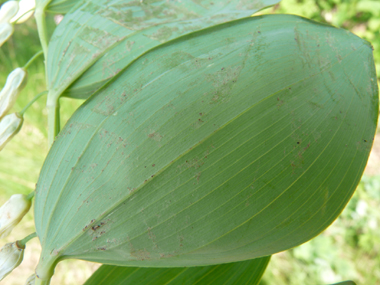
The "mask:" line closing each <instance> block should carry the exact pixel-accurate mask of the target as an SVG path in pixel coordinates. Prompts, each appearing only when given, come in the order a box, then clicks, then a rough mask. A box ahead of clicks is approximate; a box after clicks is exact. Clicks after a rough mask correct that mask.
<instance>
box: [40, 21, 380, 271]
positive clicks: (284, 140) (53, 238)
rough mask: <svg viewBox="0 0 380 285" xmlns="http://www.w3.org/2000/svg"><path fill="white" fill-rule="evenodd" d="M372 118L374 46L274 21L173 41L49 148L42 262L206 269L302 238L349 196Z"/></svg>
mask: <svg viewBox="0 0 380 285" xmlns="http://www.w3.org/2000/svg"><path fill="white" fill-rule="evenodd" d="M377 117H378V97H377V85H376V74H375V71H374V63H373V59H372V49H371V46H370V45H369V44H368V43H367V42H365V41H363V40H362V39H360V38H358V37H356V36H355V35H353V34H351V33H349V32H347V31H344V30H341V29H336V28H333V27H330V26H325V25H321V24H318V23H315V22H312V21H308V20H305V19H303V18H299V17H296V16H287V15H276V16H265V17H254V18H248V19H244V20H239V21H234V22H231V23H228V24H224V25H220V26H217V27H213V28H209V29H206V30H204V31H202V32H198V33H194V34H191V35H189V36H186V37H183V38H181V39H178V40H176V41H172V42H170V43H169V44H166V45H164V46H161V47H160V48H157V49H154V50H152V51H150V52H148V53H147V54H145V55H143V56H141V57H140V58H139V59H138V60H136V61H135V62H133V63H132V64H131V66H129V68H128V69H126V70H124V71H123V72H121V73H119V76H118V77H117V79H115V80H114V81H113V82H111V83H110V84H108V85H107V86H106V87H105V88H103V89H101V90H100V91H99V92H97V93H96V94H94V95H93V96H92V97H91V98H90V99H89V100H87V101H86V103H85V104H84V105H83V106H82V107H80V109H79V110H78V111H77V112H76V113H75V114H74V115H73V117H72V118H71V119H70V120H69V122H68V123H67V125H66V126H65V128H64V129H63V131H62V132H61V134H60V136H59V137H58V139H57V140H56V142H55V143H54V144H53V147H52V149H51V151H50V153H49V155H48V157H47V159H46V162H45V164H44V167H43V169H42V172H41V176H40V179H39V181H38V187H37V190H36V207H35V221H36V229H37V233H38V236H39V239H40V241H41V244H42V247H43V252H42V257H41V260H42V261H41V262H42V263H46V264H54V263H55V262H56V261H57V260H60V259H64V258H79V259H85V260H90V261H97V262H101V263H106V264H113V265H128V266H156V267H170V266H173V267H178V266H192V265H210V264H218V263H227V262H234V261H241V260H247V259H252V258H256V257H260V256H267V255H270V254H273V253H275V252H279V251H282V250H285V249H288V248H291V247H294V246H296V245H299V244H301V243H303V242H305V241H307V240H309V239H311V238H312V237H314V236H316V235H317V234H318V233H320V232H321V231H322V230H323V229H325V228H326V227H327V226H328V225H329V224H331V222H332V221H333V220H334V219H335V218H336V217H337V216H338V215H339V213H340V212H341V211H342V209H343V208H344V206H345V205H346V203H347V202H348V200H349V199H350V197H351V195H352V193H353V191H354V190H355V188H356V185H357V183H358V182H359V180H360V177H361V175H362V172H363V170H364V167H365V164H366V162H367V159H368V155H369V151H370V148H371V145H372V140H373V137H374V133H375V129H376V123H377Z"/></svg>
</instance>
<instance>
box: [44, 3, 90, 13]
mask: <svg viewBox="0 0 380 285" xmlns="http://www.w3.org/2000/svg"><path fill="white" fill-rule="evenodd" d="M83 2H85V1H83V0H52V1H51V2H50V3H49V5H48V6H47V7H46V12H48V13H53V14H66V13H68V12H69V11H70V10H71V9H72V8H73V7H74V6H76V5H81V4H82V3H83Z"/></svg>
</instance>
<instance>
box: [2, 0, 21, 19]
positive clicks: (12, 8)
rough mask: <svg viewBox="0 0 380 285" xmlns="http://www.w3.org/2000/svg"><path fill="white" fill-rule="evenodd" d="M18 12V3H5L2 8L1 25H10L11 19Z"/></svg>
mask: <svg viewBox="0 0 380 285" xmlns="http://www.w3.org/2000/svg"><path fill="white" fill-rule="evenodd" d="M18 10H19V3H18V1H8V2H5V3H4V4H3V5H1V8H0V23H10V21H11V19H12V18H13V17H14V16H15V15H16V14H17V12H18Z"/></svg>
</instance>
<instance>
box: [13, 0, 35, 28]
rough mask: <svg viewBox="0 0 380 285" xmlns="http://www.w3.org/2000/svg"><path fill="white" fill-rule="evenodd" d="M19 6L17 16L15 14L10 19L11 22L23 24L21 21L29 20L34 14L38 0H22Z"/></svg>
mask: <svg viewBox="0 0 380 285" xmlns="http://www.w3.org/2000/svg"><path fill="white" fill-rule="evenodd" d="M19 7H20V8H19V10H18V13H17V14H16V16H14V17H13V18H12V19H11V21H10V22H11V23H13V22H16V21H17V22H16V24H21V23H24V22H25V21H26V20H28V19H29V18H30V17H31V16H32V15H33V10H34V8H35V7H36V1H35V0H20V2H19ZM27 12H28V13H27ZM21 16H22V17H21ZM20 17H21V18H20ZM19 18H20V19H19Z"/></svg>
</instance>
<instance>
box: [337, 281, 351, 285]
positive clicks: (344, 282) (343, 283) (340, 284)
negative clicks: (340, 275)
mask: <svg viewBox="0 0 380 285" xmlns="http://www.w3.org/2000/svg"><path fill="white" fill-rule="evenodd" d="M332 285H356V283H355V282H354V281H343V282H339V283H334V284H332Z"/></svg>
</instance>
